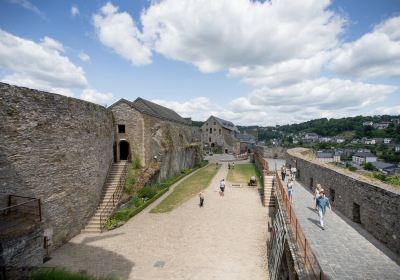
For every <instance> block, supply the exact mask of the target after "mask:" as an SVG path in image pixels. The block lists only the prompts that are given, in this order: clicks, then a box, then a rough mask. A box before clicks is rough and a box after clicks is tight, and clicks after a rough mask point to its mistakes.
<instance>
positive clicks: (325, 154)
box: [316, 150, 340, 162]
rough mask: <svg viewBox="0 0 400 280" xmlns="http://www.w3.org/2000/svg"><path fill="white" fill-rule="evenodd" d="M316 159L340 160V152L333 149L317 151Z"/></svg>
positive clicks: (326, 160) (323, 160) (325, 160)
mask: <svg viewBox="0 0 400 280" xmlns="http://www.w3.org/2000/svg"><path fill="white" fill-rule="evenodd" d="M316 159H317V160H318V161H321V162H340V154H339V153H337V152H335V151H333V150H325V151H317V153H316Z"/></svg>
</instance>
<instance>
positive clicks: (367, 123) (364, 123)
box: [363, 122, 374, 126]
mask: <svg viewBox="0 0 400 280" xmlns="http://www.w3.org/2000/svg"><path fill="white" fill-rule="evenodd" d="M373 125H374V123H373V122H363V126H373Z"/></svg>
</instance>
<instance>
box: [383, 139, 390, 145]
mask: <svg viewBox="0 0 400 280" xmlns="http://www.w3.org/2000/svg"><path fill="white" fill-rule="evenodd" d="M390 142H392V138H383V144H390Z"/></svg>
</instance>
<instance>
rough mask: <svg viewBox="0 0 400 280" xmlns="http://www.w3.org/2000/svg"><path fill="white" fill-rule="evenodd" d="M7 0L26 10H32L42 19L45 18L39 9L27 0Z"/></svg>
mask: <svg viewBox="0 0 400 280" xmlns="http://www.w3.org/2000/svg"><path fill="white" fill-rule="evenodd" d="M8 2H11V3H13V4H17V5H19V6H21V7H22V8H24V9H27V10H29V11H31V12H34V13H35V14H37V15H38V16H40V17H41V18H42V19H45V20H47V18H46V15H45V14H44V13H43V12H42V11H41V10H39V8H38V7H36V6H35V5H33V4H32V3H31V2H29V1H28V0H8Z"/></svg>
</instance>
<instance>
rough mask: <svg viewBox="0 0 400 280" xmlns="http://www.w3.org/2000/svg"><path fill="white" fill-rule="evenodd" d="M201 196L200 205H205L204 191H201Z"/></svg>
mask: <svg viewBox="0 0 400 280" xmlns="http://www.w3.org/2000/svg"><path fill="white" fill-rule="evenodd" d="M199 198H200V204H199V206H200V207H203V204H204V193H203V192H199Z"/></svg>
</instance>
